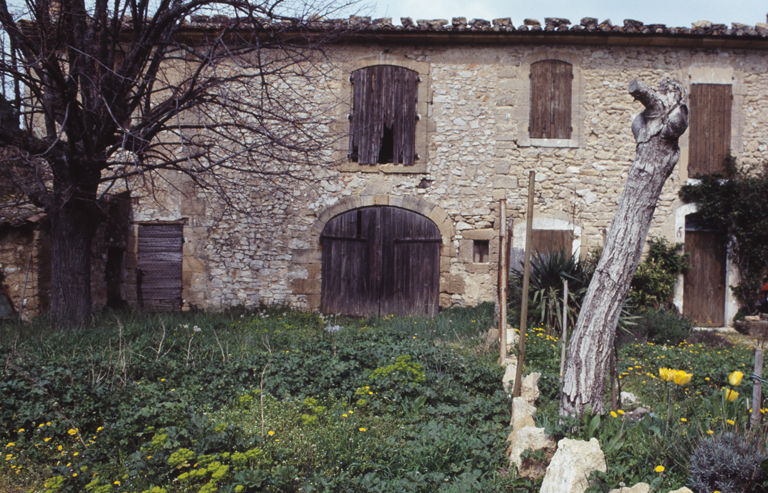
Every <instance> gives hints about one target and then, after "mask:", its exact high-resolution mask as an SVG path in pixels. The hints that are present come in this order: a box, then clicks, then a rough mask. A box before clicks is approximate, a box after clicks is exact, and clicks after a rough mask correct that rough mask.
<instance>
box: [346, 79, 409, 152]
mask: <svg viewBox="0 0 768 493" xmlns="http://www.w3.org/2000/svg"><path fill="white" fill-rule="evenodd" d="M418 83H419V74H418V73H417V72H415V71H413V70H409V69H407V68H404V67H396V66H393V65H375V66H371V67H365V68H361V69H358V70H355V71H354V72H352V84H353V100H352V117H351V121H350V137H349V153H350V156H351V157H352V160H353V161H354V160H357V162H358V163H360V164H369V165H372V164H377V163H380V162H382V161H385V162H386V161H389V160H390V159H391V162H393V163H394V164H404V165H406V166H412V165H413V164H414V163H415V157H416V101H417V97H418ZM382 145H384V146H385V148H384V149H382ZM383 156H387V158H383Z"/></svg>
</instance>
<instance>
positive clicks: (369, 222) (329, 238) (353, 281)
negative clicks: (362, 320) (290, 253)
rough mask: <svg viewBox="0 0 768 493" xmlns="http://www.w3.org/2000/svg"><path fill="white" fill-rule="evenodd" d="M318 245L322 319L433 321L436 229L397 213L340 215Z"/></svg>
mask: <svg viewBox="0 0 768 493" xmlns="http://www.w3.org/2000/svg"><path fill="white" fill-rule="evenodd" d="M320 238H321V242H322V262H323V264H322V297H321V309H322V311H323V312H324V313H338V314H344V315H353V316H369V315H381V316H385V315H389V314H397V315H406V314H417V315H426V316H433V315H435V314H436V313H437V307H438V294H439V282H440V245H441V243H442V239H441V237H440V231H439V230H438V229H437V226H436V225H435V223H433V222H432V221H430V220H429V219H427V218H426V217H424V216H422V215H420V214H417V213H415V212H411V211H408V210H404V209H398V208H395V207H370V208H366V209H357V210H353V211H349V212H345V213H343V214H340V215H338V216H336V217H334V218H333V219H331V220H330V221H328V223H327V224H326V225H325V229H323V234H322V235H321V237H320Z"/></svg>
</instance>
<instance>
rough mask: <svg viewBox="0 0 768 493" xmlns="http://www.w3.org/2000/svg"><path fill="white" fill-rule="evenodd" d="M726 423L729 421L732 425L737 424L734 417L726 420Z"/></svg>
mask: <svg viewBox="0 0 768 493" xmlns="http://www.w3.org/2000/svg"><path fill="white" fill-rule="evenodd" d="M726 423H728V424H729V425H731V426H733V425H735V424H736V422H735V421H733V420H732V419H729V420H726Z"/></svg>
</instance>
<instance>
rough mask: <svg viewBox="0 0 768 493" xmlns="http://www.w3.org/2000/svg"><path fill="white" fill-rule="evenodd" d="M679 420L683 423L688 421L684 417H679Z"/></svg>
mask: <svg viewBox="0 0 768 493" xmlns="http://www.w3.org/2000/svg"><path fill="white" fill-rule="evenodd" d="M680 421H682V422H683V423H687V422H688V420H687V419H685V418H680Z"/></svg>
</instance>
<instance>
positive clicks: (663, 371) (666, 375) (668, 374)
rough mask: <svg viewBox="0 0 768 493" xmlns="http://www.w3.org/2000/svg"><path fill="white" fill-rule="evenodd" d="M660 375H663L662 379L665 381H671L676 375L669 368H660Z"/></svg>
mask: <svg viewBox="0 0 768 493" xmlns="http://www.w3.org/2000/svg"><path fill="white" fill-rule="evenodd" d="M659 376H661V379H662V380H664V381H665V382H671V381H672V377H673V376H674V375H673V374H672V370H670V369H669V368H659Z"/></svg>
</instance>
